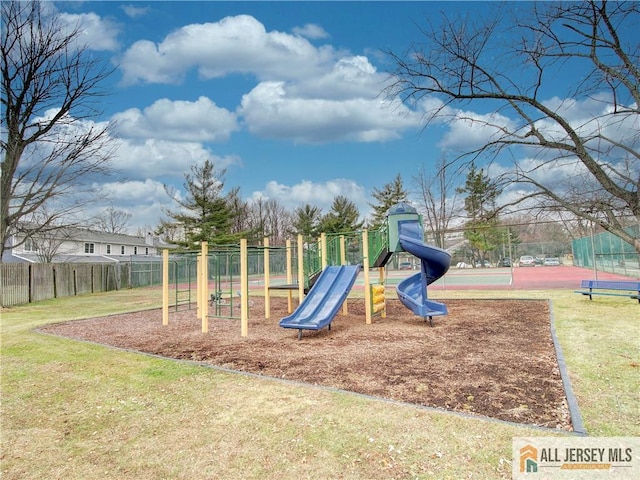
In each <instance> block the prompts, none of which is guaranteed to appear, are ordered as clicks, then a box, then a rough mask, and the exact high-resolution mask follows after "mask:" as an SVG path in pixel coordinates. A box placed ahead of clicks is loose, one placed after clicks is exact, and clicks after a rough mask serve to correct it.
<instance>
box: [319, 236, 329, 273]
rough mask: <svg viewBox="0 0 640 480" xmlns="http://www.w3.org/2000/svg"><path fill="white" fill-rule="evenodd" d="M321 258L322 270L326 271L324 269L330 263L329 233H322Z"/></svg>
mask: <svg viewBox="0 0 640 480" xmlns="http://www.w3.org/2000/svg"><path fill="white" fill-rule="evenodd" d="M320 260H321V265H322V271H324V269H325V268H327V265H328V264H329V262H328V259H327V234H326V233H321V234H320Z"/></svg>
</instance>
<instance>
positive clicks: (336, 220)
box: [320, 195, 363, 233]
mask: <svg viewBox="0 0 640 480" xmlns="http://www.w3.org/2000/svg"><path fill="white" fill-rule="evenodd" d="M359 218H360V212H359V211H358V207H356V205H355V204H354V203H353V202H352V201H351V200H349V199H348V198H347V197H344V196H342V195H338V196H337V197H335V198H334V199H333V203H332V204H331V211H330V212H329V213H327V214H326V215H325V216H324V217H322V221H321V222H320V231H321V232H324V233H349V232H354V231H356V230H359V229H360V228H362V224H363V222H361V221H360V220H359Z"/></svg>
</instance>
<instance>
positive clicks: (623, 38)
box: [387, 0, 640, 252]
mask: <svg viewBox="0 0 640 480" xmlns="http://www.w3.org/2000/svg"><path fill="white" fill-rule="evenodd" d="M512 5H514V4H507V8H510V6H512ZM530 8H531V11H530V12H527V13H525V12H524V7H523V6H522V5H520V4H519V5H518V8H517V11H514V17H515V18H512V19H507V20H508V21H503V20H505V16H504V15H502V12H500V11H491V12H490V14H491V16H490V17H488V18H490V19H489V20H487V21H480V22H479V23H478V24H477V23H476V19H473V20H470V19H464V18H456V19H451V18H446V17H445V18H444V20H443V22H442V24H441V25H440V26H439V27H433V26H431V27H429V28H428V29H425V30H424V31H423V33H424V36H425V39H426V42H425V44H424V45H415V46H413V48H412V49H411V50H410V51H409V52H408V53H407V54H406V55H403V56H400V55H397V54H394V53H393V52H389V54H390V55H391V56H392V58H393V60H394V62H395V64H396V71H395V72H394V81H393V83H392V86H391V87H390V88H389V89H388V91H387V93H389V94H390V95H391V96H392V97H396V98H400V99H402V100H403V101H405V102H415V103H417V102H419V101H420V102H422V101H424V104H428V105H430V107H429V108H428V112H427V116H426V126H428V125H430V124H434V123H436V122H442V121H445V122H464V123H466V124H467V125H468V126H470V127H472V128H476V129H477V131H484V132H485V133H486V140H484V141H483V142H481V143H480V144H479V145H477V146H475V147H468V148H466V149H465V151H464V152H463V154H462V155H461V156H460V157H458V158H457V160H458V161H461V160H464V161H467V162H470V161H474V160H478V158H482V159H492V158H498V159H501V160H503V159H504V158H512V159H515V158H520V159H521V160H513V161H512V166H511V167H507V171H506V172H504V174H502V175H501V176H500V179H501V180H502V182H504V185H510V184H515V183H517V184H518V185H519V186H520V188H521V189H522V191H521V192H520V193H521V194H520V195H519V197H518V198H517V200H516V201H514V202H511V205H515V204H516V203H521V202H527V203H528V205H529V206H531V207H533V208H539V209H547V210H548V209H555V210H557V211H560V210H562V211H566V212H571V213H573V214H574V215H575V216H576V217H579V218H584V219H586V220H588V221H590V222H593V223H594V224H597V225H599V226H600V227H602V228H603V229H604V230H606V231H609V232H610V233H612V234H614V235H616V236H618V237H620V238H621V239H623V240H624V241H626V242H628V243H630V244H632V245H634V247H635V249H636V251H638V252H640V239H638V238H634V237H633V236H632V235H631V234H630V233H629V232H628V231H627V230H625V227H626V226H628V224H629V223H630V221H634V222H637V221H640V194H639V185H640V129H639V128H638V122H639V120H640V88H639V84H640V67H639V65H640V41H639V39H640V37H639V36H638V34H637V30H638V24H639V23H640V3H638V2H615V3H613V2H611V3H607V2H606V1H601V2H599V1H593V0H592V1H585V2H568V3H560V2H547V3H545V2H543V3H535V4H531V7H530ZM508 29H511V31H509V32H508V33H506V32H507V30H508ZM507 39H508V40H510V41H506V40H507ZM568 69H571V70H573V71H575V70H579V71H581V72H584V74H583V75H582V76H581V80H580V81H579V82H578V83H576V84H574V85H569V87H570V90H569V91H567V92H566V94H567V99H566V100H557V99H554V98H549V97H548V89H547V87H548V84H549V83H550V82H552V81H554V80H555V79H557V78H558V77H559V76H561V75H562V74H563V72H564V71H566V70H568ZM474 105H477V106H478V107H479V108H483V109H484V110H482V113H478V114H471V113H469V106H471V107H473V106H474ZM576 107H577V108H576ZM487 108H488V109H489V112H488V113H487ZM479 111H480V110H479ZM506 206H510V205H506Z"/></svg>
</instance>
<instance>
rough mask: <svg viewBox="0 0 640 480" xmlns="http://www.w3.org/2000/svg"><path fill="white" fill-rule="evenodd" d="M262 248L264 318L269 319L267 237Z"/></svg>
mask: <svg viewBox="0 0 640 480" xmlns="http://www.w3.org/2000/svg"><path fill="white" fill-rule="evenodd" d="M262 245H263V247H264V249H263V250H262V251H263V254H264V318H265V319H269V317H270V316H271V299H270V298H269V284H270V281H269V275H270V272H269V270H270V268H269V237H264V240H263V242H262Z"/></svg>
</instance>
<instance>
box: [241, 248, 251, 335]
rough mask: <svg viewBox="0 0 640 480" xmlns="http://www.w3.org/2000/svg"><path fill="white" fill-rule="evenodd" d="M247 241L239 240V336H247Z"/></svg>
mask: <svg viewBox="0 0 640 480" xmlns="http://www.w3.org/2000/svg"><path fill="white" fill-rule="evenodd" d="M248 256H249V255H248V251H247V239H246V238H241V239H240V335H241V336H243V337H246V336H247V335H248V334H249V268H248V264H249V259H248Z"/></svg>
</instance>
